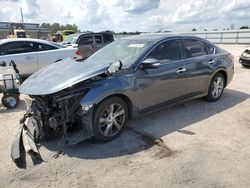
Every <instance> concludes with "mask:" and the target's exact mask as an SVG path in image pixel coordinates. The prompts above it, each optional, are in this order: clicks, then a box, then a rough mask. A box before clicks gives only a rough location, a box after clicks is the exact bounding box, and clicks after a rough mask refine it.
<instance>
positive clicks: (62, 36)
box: [56, 30, 76, 42]
mask: <svg viewBox="0 0 250 188" xmlns="http://www.w3.org/2000/svg"><path fill="white" fill-rule="evenodd" d="M74 33H76V32H75V31H74V30H63V31H57V32H56V37H57V40H58V41H60V42H63V41H64V40H66V39H67V37H68V35H71V34H74ZM59 38H60V39H59Z"/></svg>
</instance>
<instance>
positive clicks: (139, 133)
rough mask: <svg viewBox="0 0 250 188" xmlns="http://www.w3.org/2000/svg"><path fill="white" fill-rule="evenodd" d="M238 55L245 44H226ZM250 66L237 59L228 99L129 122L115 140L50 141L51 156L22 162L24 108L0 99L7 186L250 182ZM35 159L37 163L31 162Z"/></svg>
mask: <svg viewBox="0 0 250 188" xmlns="http://www.w3.org/2000/svg"><path fill="white" fill-rule="evenodd" d="M222 47H223V48H225V49H227V50H229V51H231V53H233V54H234V55H235V56H239V55H240V53H241V52H242V50H243V48H244V46H237V45H230V46H229V45H224V46H222ZM249 76H250V69H246V68H242V67H241V65H240V64H239V63H238V59H237V58H236V63H235V75H234V79H233V81H232V82H231V84H230V85H229V86H228V87H227V89H225V92H224V95H223V96H222V98H221V100H219V101H218V102H215V103H208V102H205V101H202V100H193V101H190V102H188V103H185V104H181V105H177V106H175V107H172V108H169V109H165V110H161V111H158V112H155V113H152V114H150V115H147V116H144V117H140V118H138V119H136V120H133V121H130V122H129V125H128V128H126V130H125V131H124V132H123V134H122V135H121V136H120V137H119V138H117V139H116V140H114V141H112V142H109V143H106V144H97V143H93V142H91V141H86V142H83V143H80V144H77V145H75V146H70V147H65V148H63V151H64V153H63V154H62V155H60V156H59V157H58V158H57V159H55V158H53V155H54V154H55V153H56V147H57V142H58V140H53V141H50V142H47V143H44V144H43V145H42V146H41V150H40V151H41V154H42V157H43V159H44V160H45V161H47V162H44V163H42V164H39V165H36V166H33V165H32V164H31V162H30V164H29V167H28V169H26V170H20V169H18V168H16V167H15V165H14V163H12V161H11V158H10V147H11V143H12V140H13V137H14V135H15V134H16V131H17V128H18V122H19V119H20V117H21V116H22V114H23V113H24V112H25V108H26V106H25V101H24V99H25V97H24V96H22V101H21V104H20V105H19V107H18V108H17V109H15V110H6V109H5V108H4V107H3V106H2V105H1V104H0V118H1V121H0V143H1V144H0V156H1V162H0V182H1V185H0V187H249V186H250V139H249V136H250V79H249ZM29 161H30V160H29Z"/></svg>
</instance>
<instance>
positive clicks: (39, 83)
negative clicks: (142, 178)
mask: <svg viewBox="0 0 250 188" xmlns="http://www.w3.org/2000/svg"><path fill="white" fill-rule="evenodd" d="M233 72H234V65H233V57H232V55H231V54H230V53H228V52H227V51H225V50H223V49H221V48H219V47H217V46H215V45H214V44H212V43H210V42H208V41H206V40H204V39H200V38H197V37H189V36H178V35H166V34H151V35H140V36H134V37H128V38H124V39H120V40H117V41H115V42H113V43H111V44H109V45H107V46H106V47H104V48H102V49H100V50H99V51H97V52H96V53H94V54H93V55H91V56H90V57H89V58H87V59H86V60H85V61H73V60H72V59H65V60H63V61H61V62H58V63H56V64H53V65H49V66H47V67H45V68H43V69H41V70H39V71H38V72H36V73H35V74H33V75H32V76H31V77H29V78H28V79H27V80H26V81H25V82H24V83H23V84H22V85H21V87H20V93H22V94H26V95H29V96H30V97H31V98H32V99H33V100H32V103H31V105H30V107H29V109H28V110H27V112H26V114H25V115H24V117H23V118H22V119H21V120H20V123H21V127H20V129H19V131H18V134H17V136H16V138H15V140H14V142H13V145H12V151H11V156H12V159H13V161H14V162H15V163H16V165H17V166H18V167H20V168H25V167H26V159H25V156H26V153H28V154H30V155H31V157H32V159H33V160H34V161H42V158H41V156H40V154H39V151H38V149H37V145H36V144H37V143H38V142H39V141H41V140H48V139H51V138H55V137H58V136H61V137H62V139H61V141H60V143H59V146H60V145H62V144H65V143H67V144H76V143H78V142H81V141H83V140H86V139H89V138H94V139H95V140H98V141H109V140H112V139H114V138H116V137H117V136H118V135H119V134H120V133H121V131H122V129H123V127H124V125H125V123H126V121H127V120H128V119H132V118H134V117H135V116H137V115H140V114H145V113H148V112H150V111H153V110H156V109H160V108H162V107H165V106H169V105H172V104H174V103H177V102H180V101H186V100H189V99H194V98H199V97H205V98H206V99H207V100H208V101H217V100H218V99H219V98H220V97H221V95H222V93H223V90H224V88H225V87H226V85H227V84H228V83H229V82H230V81H231V80H232V77H233ZM58 150H60V147H59V149H58Z"/></svg>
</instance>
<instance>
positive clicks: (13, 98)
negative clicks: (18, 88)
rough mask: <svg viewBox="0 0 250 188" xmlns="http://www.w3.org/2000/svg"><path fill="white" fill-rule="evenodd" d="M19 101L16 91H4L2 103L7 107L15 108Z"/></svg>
mask: <svg viewBox="0 0 250 188" xmlns="http://www.w3.org/2000/svg"><path fill="white" fill-rule="evenodd" d="M19 102H20V99H19V95H18V94H16V93H6V94H4V95H3V98H2V104H3V105H4V106H5V107H7V108H16V107H17V105H18V104H19Z"/></svg>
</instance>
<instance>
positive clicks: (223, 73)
mask: <svg viewBox="0 0 250 188" xmlns="http://www.w3.org/2000/svg"><path fill="white" fill-rule="evenodd" d="M217 73H221V74H222V75H223V76H224V79H225V85H224V87H226V86H227V72H226V71H225V70H219V71H217V72H216V73H215V74H214V75H216V74H217Z"/></svg>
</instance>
